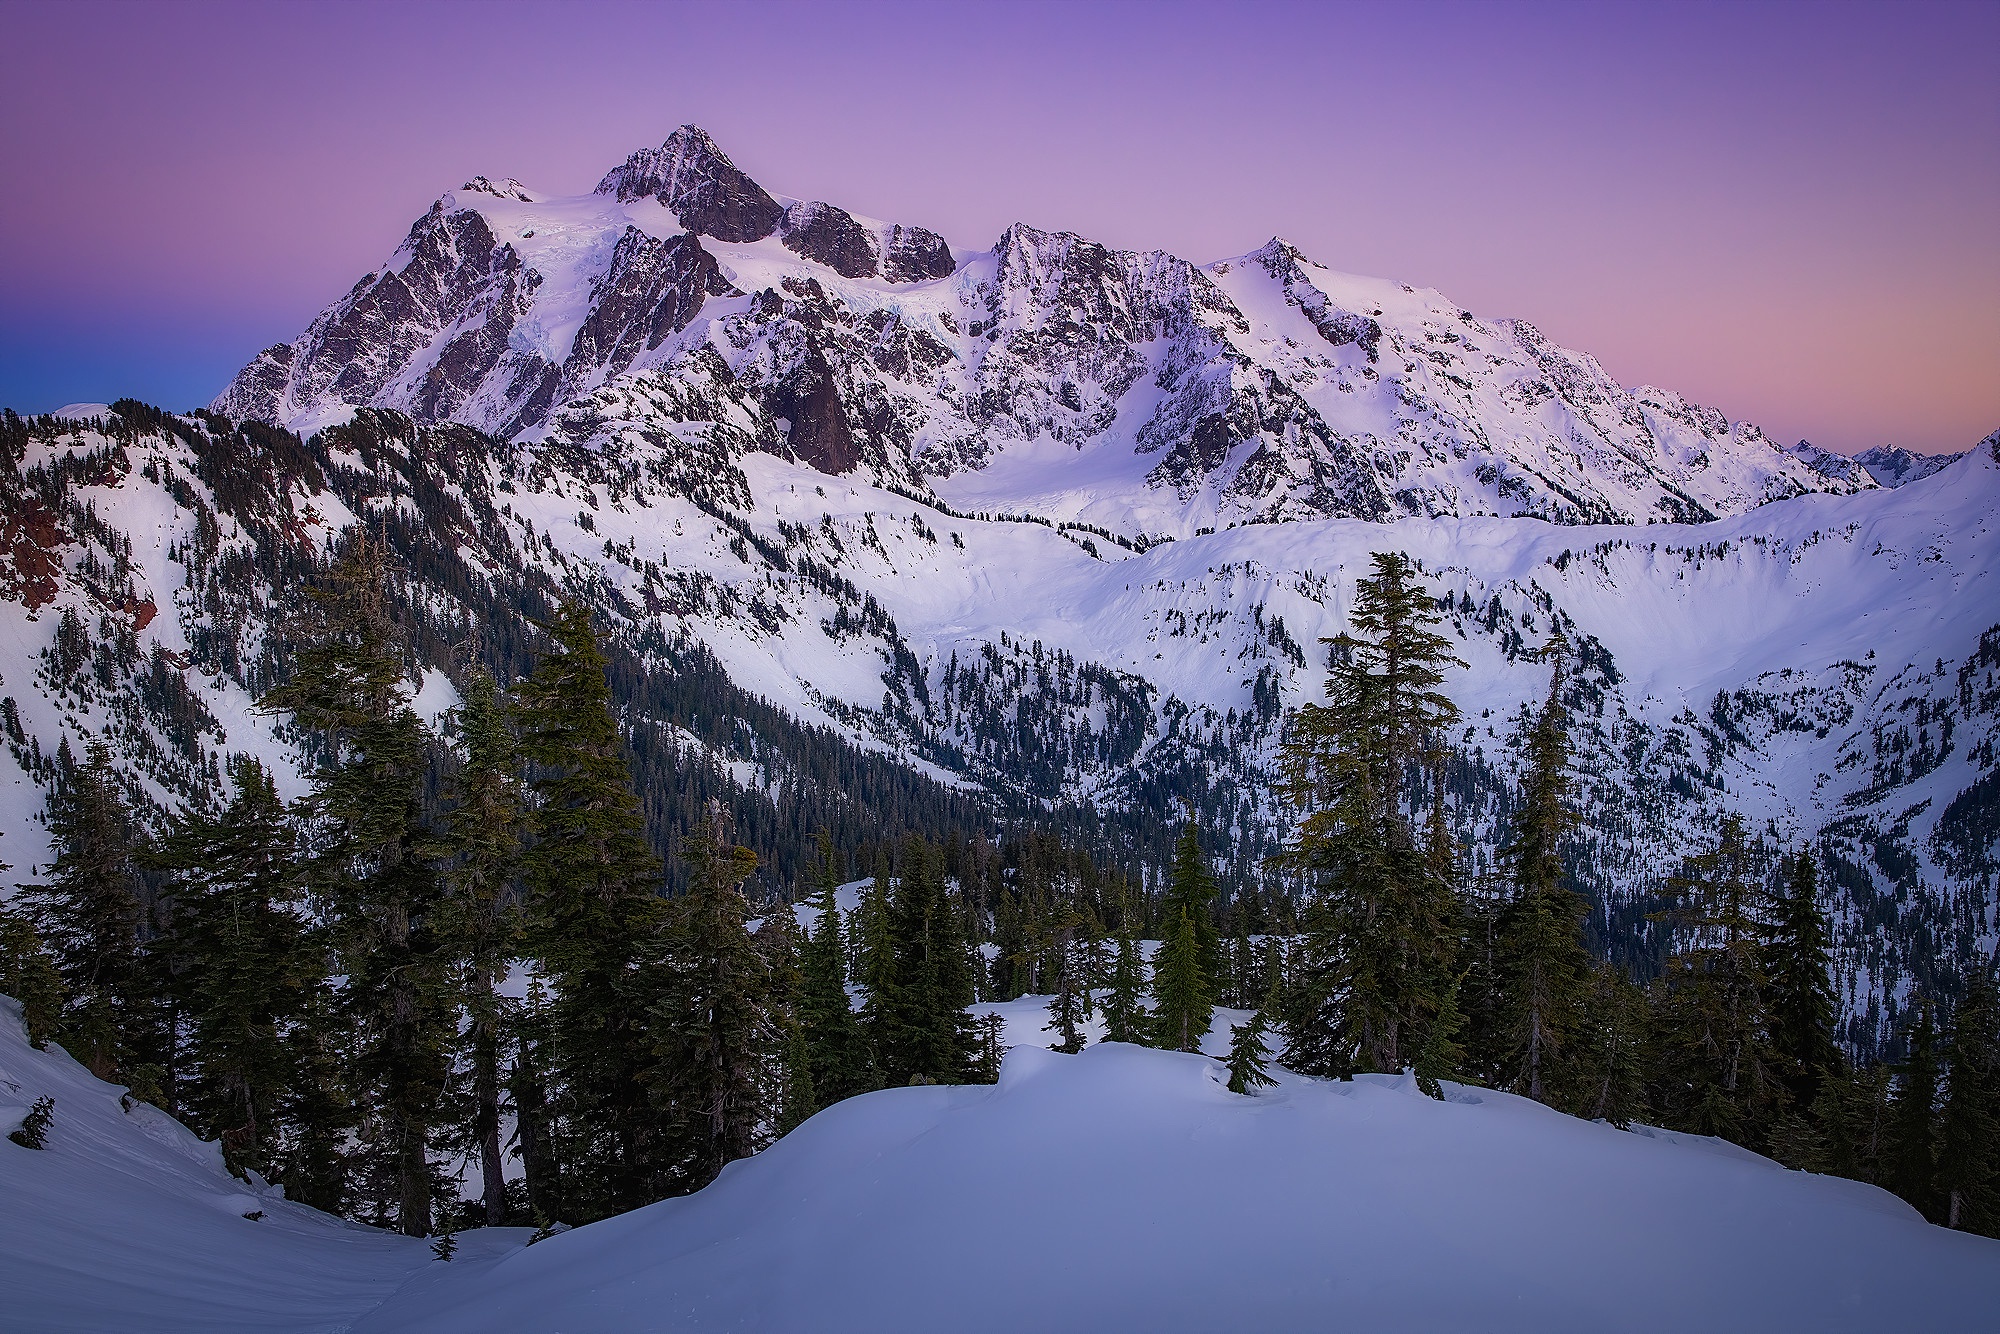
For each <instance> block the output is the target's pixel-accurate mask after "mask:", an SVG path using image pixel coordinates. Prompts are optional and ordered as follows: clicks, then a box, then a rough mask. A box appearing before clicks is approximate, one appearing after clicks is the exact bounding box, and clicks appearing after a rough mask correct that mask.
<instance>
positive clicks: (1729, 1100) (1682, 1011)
mask: <svg viewBox="0 0 2000 1334" xmlns="http://www.w3.org/2000/svg"><path fill="white" fill-rule="evenodd" d="M1762 881H1763V872H1762V868H1761V867H1760V865H1759V864H1758V857H1757V854H1756V851H1755V850H1754V849H1753V848H1752V847H1751V846H1750V843H1749V840H1748V838H1747V836H1746V835H1745V833H1744V828H1743V819H1742V817H1741V816H1739V815H1735V814H1730V815H1726V816H1724V817H1723V819H1722V829H1721V833H1720V835H1719V837H1718V839H1717V841H1716V846H1715V847H1714V848H1712V849H1710V850H1709V851H1707V852H1704V853H1701V854H1700V855H1698V856H1695V857H1691V858H1689V859H1688V861H1687V864H1686V867H1685V869H1684V871H1683V873H1682V874H1680V875H1678V876H1675V877H1673V878H1671V879H1670V880H1669V881H1668V882H1667V888H1668V891H1669V892H1670V893H1671V894H1673V895H1674V896H1675V897H1676V898H1677V899H1678V900H1679V906H1678V907H1677V908H1675V909H1673V910H1670V911H1668V912H1665V913H1661V914H1657V915H1656V916H1657V917H1658V919H1660V920H1664V921H1666V922H1668V923H1669V924H1671V926H1672V928H1673V930H1674V939H1675V942H1676V949H1675V953H1674V955H1673V956H1672V957H1671V958H1669V959H1668V960H1667V967H1666V972H1665V974H1664V975H1663V977H1662V978H1661V981H1660V984H1659V990H1660V994H1661V999H1660V1003H1659V1004H1658V1005H1657V1006H1655V1017H1656V1021H1657V1022H1656V1025H1655V1032H1656V1035H1657V1037H1658V1039H1659V1049H1658V1055H1657V1056H1656V1058H1655V1061H1654V1067H1655V1077H1656V1083H1657V1087H1658V1089H1659V1091H1660V1110H1662V1111H1665V1112H1667V1113H1669V1114H1670V1116H1671V1117H1672V1118H1673V1121H1672V1122H1671V1123H1672V1124H1677V1125H1679V1126H1680V1127H1681V1128H1684V1129H1688V1130H1693V1131H1696V1132H1698V1133H1700V1134H1705V1135H1719V1136H1721V1137H1723V1138H1724V1139H1728V1140H1732V1141H1734V1142H1736V1143H1738V1144H1748V1145H1750V1146H1752V1147H1755V1146H1756V1145H1758V1144H1760V1143H1761V1142H1762V1137H1763V1135H1764V1132H1765V1130H1766V1128H1767V1125H1768V1121H1769V1119H1770V1118H1771V1116H1772V1115H1773V1114H1774V1113H1775V1111H1776V1110H1777V1108H1778V1106H1779V1105H1780V1102H1781V1100H1782V1098H1783V1096H1784V1086H1783V1083H1782V1082H1781V1080H1780V1078H1779V1075H1780V1067H1779V1065H1778V1061H1777V1057H1776V1055H1775V1053H1774V1052H1773V1049H1772V1046H1771V1037H1770V1013H1769V1008H1768V1005H1769V996H1768V981H1767V978H1766V976H1765V973H1764V957H1765V956H1764V950H1763V944H1762V937H1763V935H1764V933H1765V929H1766V921H1765V917H1764V897H1765V896H1764V890H1763V887H1762Z"/></svg>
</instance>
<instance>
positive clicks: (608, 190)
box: [596, 125, 785, 241]
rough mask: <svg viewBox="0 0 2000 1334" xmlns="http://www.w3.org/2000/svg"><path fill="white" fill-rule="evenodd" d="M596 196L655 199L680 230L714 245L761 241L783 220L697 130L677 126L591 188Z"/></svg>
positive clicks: (763, 195)
mask: <svg viewBox="0 0 2000 1334" xmlns="http://www.w3.org/2000/svg"><path fill="white" fill-rule="evenodd" d="M596 193H598V194H601V195H615V196H616V197H617V198H618V200H619V202H621V203H627V202H630V201H631V200H634V199H645V198H654V199H658V200H659V201H660V203H662V204H664V205H665V206H666V207H667V208H669V209H671V210H672V211H673V214H674V216H675V217H676V218H678V219H680V223H681V226H683V227H685V228H687V229H688V230H689V231H691V232H695V233H698V234H700V235H702V236H712V237H714V238H715V239H716V240H718V241H761V240H762V239H763V238H765V237H767V236H769V235H770V234H771V233H772V232H775V231H776V230H778V224H779V223H780V222H781V221H783V219H784V215H785V211H784V209H782V208H781V207H779V205H778V201H777V200H775V199H773V198H771V196H770V195H769V194H768V193H766V191H765V190H764V187H763V186H761V185H759V184H757V182H755V181H753V180H751V179H750V178H749V177H748V176H747V175H745V174H744V173H743V171H742V169H741V168H739V167H738V166H737V165H736V164H735V163H734V162H731V161H730V160H729V155H728V154H727V153H724V152H723V151H722V150H721V149H720V148H718V147H716V144H715V140H713V139H711V138H710V137H709V134H708V131H707V130H704V129H702V128H701V127H700V126H699V125H683V126H681V127H680V128H679V129H677V130H675V131H674V132H673V133H672V134H670V135H668V136H667V139H666V142H665V143H663V144H661V145H660V146H659V147H658V148H642V149H640V150H639V151H638V152H636V153H634V154H633V155H632V156H631V157H628V158H626V159H625V161H624V163H623V164H621V165H620V166H617V167H614V168H612V170H611V171H610V172H609V173H608V174H607V175H606V176H605V178H604V179H603V180H601V181H599V182H598V183H597V190H596Z"/></svg>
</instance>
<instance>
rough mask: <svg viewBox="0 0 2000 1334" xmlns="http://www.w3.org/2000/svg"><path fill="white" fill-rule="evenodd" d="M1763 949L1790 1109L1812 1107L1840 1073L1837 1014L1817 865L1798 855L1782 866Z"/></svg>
mask: <svg viewBox="0 0 2000 1334" xmlns="http://www.w3.org/2000/svg"><path fill="white" fill-rule="evenodd" d="M1784 881H1785V891H1784V893H1783V894H1782V895H1780V896H1779V898H1778V901H1777V904H1776V908H1777V911H1776V913H1775V920H1774V922H1773V923H1772V931H1771V938H1770V943H1769V945H1768V947H1767V949H1766V951H1765V958H1766V963H1765V976H1766V978H1767V979H1768V987H1769V993H1770V1010H1771V1049H1772V1054H1773V1056H1774V1058H1775V1059H1776V1061H1777V1065H1778V1075H1779V1078H1780V1079H1781V1080H1782V1081H1783V1083H1784V1085H1785V1089H1786V1091H1787V1092H1788V1093H1789V1094H1790V1096H1791V1100H1792V1105H1793V1106H1795V1107H1799V1108H1806V1107H1810V1106H1811V1105H1812V1103H1813V1100H1814V1099H1815V1098H1816V1097H1818V1095H1819V1084H1820V1081H1821V1080H1822V1079H1824V1078H1825V1077H1826V1076H1827V1075H1828V1074H1829V1073H1830V1072H1834V1071H1837V1070H1839V1069H1840V1067H1841V1064H1842V1057H1841V1052H1840V1048H1839V1046H1838V1045H1837V1044H1836V1043H1835V1042H1834V1037H1833V1033H1834V1024H1835V1022H1836V1021H1837V1020H1838V1019H1839V1015H1840V1010H1839V1006H1838V1004H1837V1003H1836V1002H1835V1000H1834V996H1833V982H1832V980H1831V978H1830V976H1829V963H1830V960H1829V958H1828V947H1827V927H1826V915H1825V914H1824V913H1823V912H1822V911H1821V909H1820V906H1819V883H1818V872H1817V867H1816V865H1815V863H1814V860H1813V857H1812V854H1811V853H1809V852H1801V853H1799V854H1798V855H1797V856H1796V857H1793V858H1791V859H1790V862H1789V864H1788V865H1787V866H1786V867H1785V874H1784Z"/></svg>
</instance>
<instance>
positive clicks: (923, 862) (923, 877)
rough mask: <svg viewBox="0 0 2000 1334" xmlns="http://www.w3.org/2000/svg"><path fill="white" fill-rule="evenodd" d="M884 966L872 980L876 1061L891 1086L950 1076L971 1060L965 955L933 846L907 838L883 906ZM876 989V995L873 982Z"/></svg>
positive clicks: (962, 1073)
mask: <svg viewBox="0 0 2000 1334" xmlns="http://www.w3.org/2000/svg"><path fill="white" fill-rule="evenodd" d="M888 915H889V931H890V941H889V946H890V950H889V954H888V957H887V959H886V961H885V962H886V965H887V966H886V970H885V971H884V972H881V973H878V976H879V978H880V980H879V981H878V982H877V983H875V985H874V986H873V987H871V994H870V997H869V1014H870V1019H871V1027H872V1029H873V1032H872V1033H871V1037H872V1038H873V1041H874V1046H875V1060H876V1065H877V1067H878V1068H879V1069H880V1070H881V1072H882V1076H883V1078H884V1079H885V1080H886V1081H887V1083H889V1084H890V1085H892V1086H894V1085H899V1084H907V1083H909V1082H910V1081H911V1080H912V1079H914V1078H915V1077H917V1076H919V1075H921V1076H922V1077H923V1078H924V1079H925V1081H927V1082H930V1083H937V1084H950V1083H957V1082H958V1081H960V1080H962V1079H964V1078H965V1077H966V1075H967V1074H968V1073H969V1071H970V1069H971V1066H972V1058H973V1033H972V1021H971V1020H970V1019H969V1018H968V1017H967V1016H966V1014H965V1007H966V1006H968V1005H970V1004H971V1003H972V997H973V985H972V960H971V958H970V953H969V951H968V950H967V949H966V946H965V943H964V939H963V937H962V936H961V934H960V931H959V917H958V914H957V912H955V911H954V910H953V908H952V905H951V903H950V902H949V899H948V896H947V895H946V892H945V887H944V872H943V867H942V865H941V863H940V861H939V859H938V857H937V854H936V852H935V850H934V849H932V847H931V846H930V845H929V844H928V843H927V842H925V841H924V840H922V839H920V838H912V839H910V840H909V841H908V842H906V843H905V844H904V847H903V865H902V875H901V876H899V877H898V878H897V881H896V892H895V894H894V896H893V898H892V899H891V901H890V905H889V914H888ZM876 966H877V967H878V968H880V967H881V965H880V964H877V965H876ZM878 988H879V994H878V991H877V989H878Z"/></svg>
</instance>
